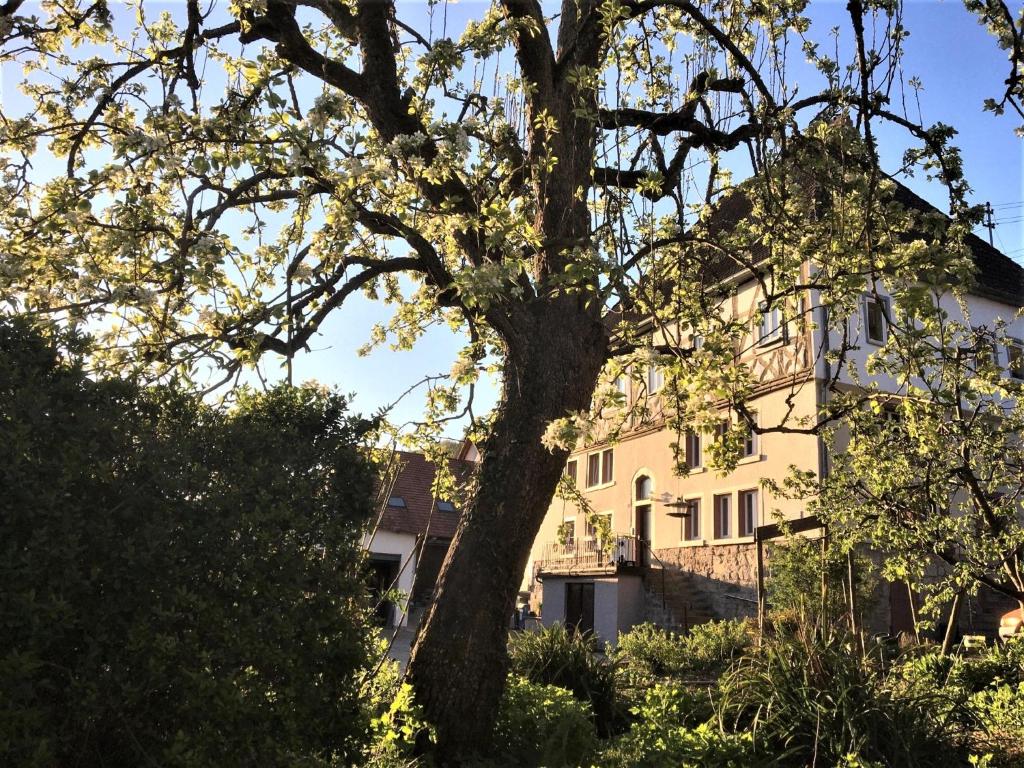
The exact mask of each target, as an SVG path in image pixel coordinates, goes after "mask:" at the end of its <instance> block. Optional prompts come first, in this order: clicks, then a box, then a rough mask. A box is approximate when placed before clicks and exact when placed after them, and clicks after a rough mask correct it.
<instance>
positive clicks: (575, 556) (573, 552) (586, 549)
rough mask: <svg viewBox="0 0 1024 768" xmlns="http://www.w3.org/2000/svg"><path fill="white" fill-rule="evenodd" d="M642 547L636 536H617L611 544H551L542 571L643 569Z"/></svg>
mask: <svg viewBox="0 0 1024 768" xmlns="http://www.w3.org/2000/svg"><path fill="white" fill-rule="evenodd" d="M600 544H604V546H599V545H600ZM640 544H641V542H639V541H638V540H637V538H636V536H615V537H614V538H613V539H612V540H611V541H609V542H607V543H603V542H599V541H598V540H597V539H582V540H570V541H567V542H564V543H563V542H557V541H552V542H548V544H547V545H545V547H544V557H543V559H542V560H541V562H540V563H539V566H538V570H540V571H542V572H546V573H570V572H575V571H596V570H601V571H614V570H615V569H616V568H617V567H618V566H620V565H640V561H639V559H638V558H639V557H640V556H641V549H640Z"/></svg>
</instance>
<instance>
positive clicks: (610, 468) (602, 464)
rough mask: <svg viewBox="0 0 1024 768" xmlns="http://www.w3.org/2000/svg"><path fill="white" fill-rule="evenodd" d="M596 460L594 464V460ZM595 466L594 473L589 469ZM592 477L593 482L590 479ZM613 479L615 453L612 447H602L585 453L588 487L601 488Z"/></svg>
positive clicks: (609, 483)
mask: <svg viewBox="0 0 1024 768" xmlns="http://www.w3.org/2000/svg"><path fill="white" fill-rule="evenodd" d="M595 461H596V462H597V463H596V465H595V464H594V462H595ZM594 466H596V468H597V471H596V473H592V472H591V469H592V468H593V467H594ZM592 478H594V479H595V480H594V482H591V479H592ZM614 481H615V453H614V449H613V448H602V449H601V450H599V451H592V452H590V453H588V454H587V485H586V487H587V488H588V489H590V488H602V487H604V486H606V485H611V484H612V483H613V482H614Z"/></svg>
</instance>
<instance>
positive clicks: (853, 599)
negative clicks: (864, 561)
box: [846, 551, 864, 657]
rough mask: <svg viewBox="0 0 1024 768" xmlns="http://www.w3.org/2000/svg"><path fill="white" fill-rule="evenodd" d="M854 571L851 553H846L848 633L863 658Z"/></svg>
mask: <svg viewBox="0 0 1024 768" xmlns="http://www.w3.org/2000/svg"><path fill="white" fill-rule="evenodd" d="M854 579H855V574H854V569H853V552H852V551H850V552H847V553H846V580H847V581H848V582H849V585H850V631H851V632H853V636H854V639H855V640H856V642H857V650H858V651H859V652H860V655H861V656H862V657H863V656H864V638H863V637H862V636H861V633H860V622H858V621H857V588H856V581H855V580H854Z"/></svg>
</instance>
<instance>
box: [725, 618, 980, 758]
mask: <svg viewBox="0 0 1024 768" xmlns="http://www.w3.org/2000/svg"><path fill="white" fill-rule="evenodd" d="M812 635H813V633H811V632H806V633H804V634H798V635H792V636H783V637H779V638H775V639H772V640H769V641H767V642H766V644H765V646H764V647H762V648H761V649H759V651H758V652H757V653H753V654H751V655H750V656H748V657H746V658H745V659H743V660H741V661H740V663H738V664H737V665H735V666H734V667H733V668H732V670H730V672H728V673H727V674H726V675H725V677H724V678H723V679H722V681H721V688H722V695H721V701H720V711H721V716H722V717H723V718H725V719H726V720H727V722H728V723H729V724H730V725H731V727H733V728H734V729H736V730H747V729H749V730H751V731H752V732H753V734H754V740H755V746H756V748H757V751H758V753H760V754H772V753H773V752H776V751H777V752H779V753H784V754H786V755H788V757H787V760H792V761H793V764H799V765H805V764H809V763H810V762H812V761H814V760H817V761H818V762H819V763H820V764H823V765H835V764H842V761H844V760H846V761H849V760H850V759H856V760H858V761H861V762H867V763H881V764H883V765H886V766H893V767H896V768H898V767H900V766H908V767H909V766H925V765H927V766H942V765H950V766H954V765H961V764H962V762H963V759H964V757H963V749H964V744H963V734H962V733H960V732H959V731H958V730H957V729H956V728H955V727H954V726H955V723H952V722H951V721H949V720H947V719H946V718H945V716H944V713H946V712H948V707H944V706H942V704H943V699H944V697H945V696H946V694H945V693H944V692H942V691H941V690H937V689H934V688H933V689H931V690H930V691H927V692H914V693H910V692H906V691H903V692H901V691H898V690H895V689H893V688H892V687H891V686H889V685H887V683H886V681H885V680H884V678H883V677H882V676H881V675H880V674H879V672H878V671H877V670H876V669H875V668H874V667H873V666H872V665H871V663H870V662H868V661H866V660H865V661H862V660H860V659H859V658H858V656H857V653H856V650H855V647H854V645H853V644H852V640H851V639H850V638H846V637H843V636H838V635H835V636H826V637H825V638H823V639H815V638H813V636H812Z"/></svg>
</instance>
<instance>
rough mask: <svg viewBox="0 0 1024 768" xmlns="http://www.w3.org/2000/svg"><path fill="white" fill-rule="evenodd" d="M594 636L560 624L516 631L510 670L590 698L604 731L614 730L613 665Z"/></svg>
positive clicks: (510, 650) (616, 717)
mask: <svg viewBox="0 0 1024 768" xmlns="http://www.w3.org/2000/svg"><path fill="white" fill-rule="evenodd" d="M597 650H598V648H597V645H596V643H595V641H594V639H593V637H592V636H589V635H584V634H581V633H578V632H571V631H569V630H568V629H566V627H564V626H562V625H561V624H554V625H552V626H550V627H545V628H544V629H542V630H540V631H538V632H516V633H515V634H513V635H512V637H511V638H510V639H509V645H508V654H509V660H510V670H511V672H512V673H513V674H515V675H518V676H519V677H524V678H526V679H527V680H529V681H531V682H533V683H539V684H542V685H557V686H558V687H559V688H565V689H566V690H568V691H570V692H572V694H573V695H574V696H575V697H576V698H577V699H579V700H580V701H584V702H587V703H588V704H589V705H590V708H591V711H592V712H593V714H594V722H595V723H596V725H597V727H598V730H599V731H600V732H601V733H602V735H608V734H609V733H611V732H612V731H613V730H614V728H615V724H616V723H617V721H618V720H619V719H620V716H621V713H620V712H619V711H618V707H617V703H616V690H615V669H614V665H613V664H612V663H611V662H610V661H608V660H607V659H603V658H599V657H598V656H597V655H596V652H597Z"/></svg>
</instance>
